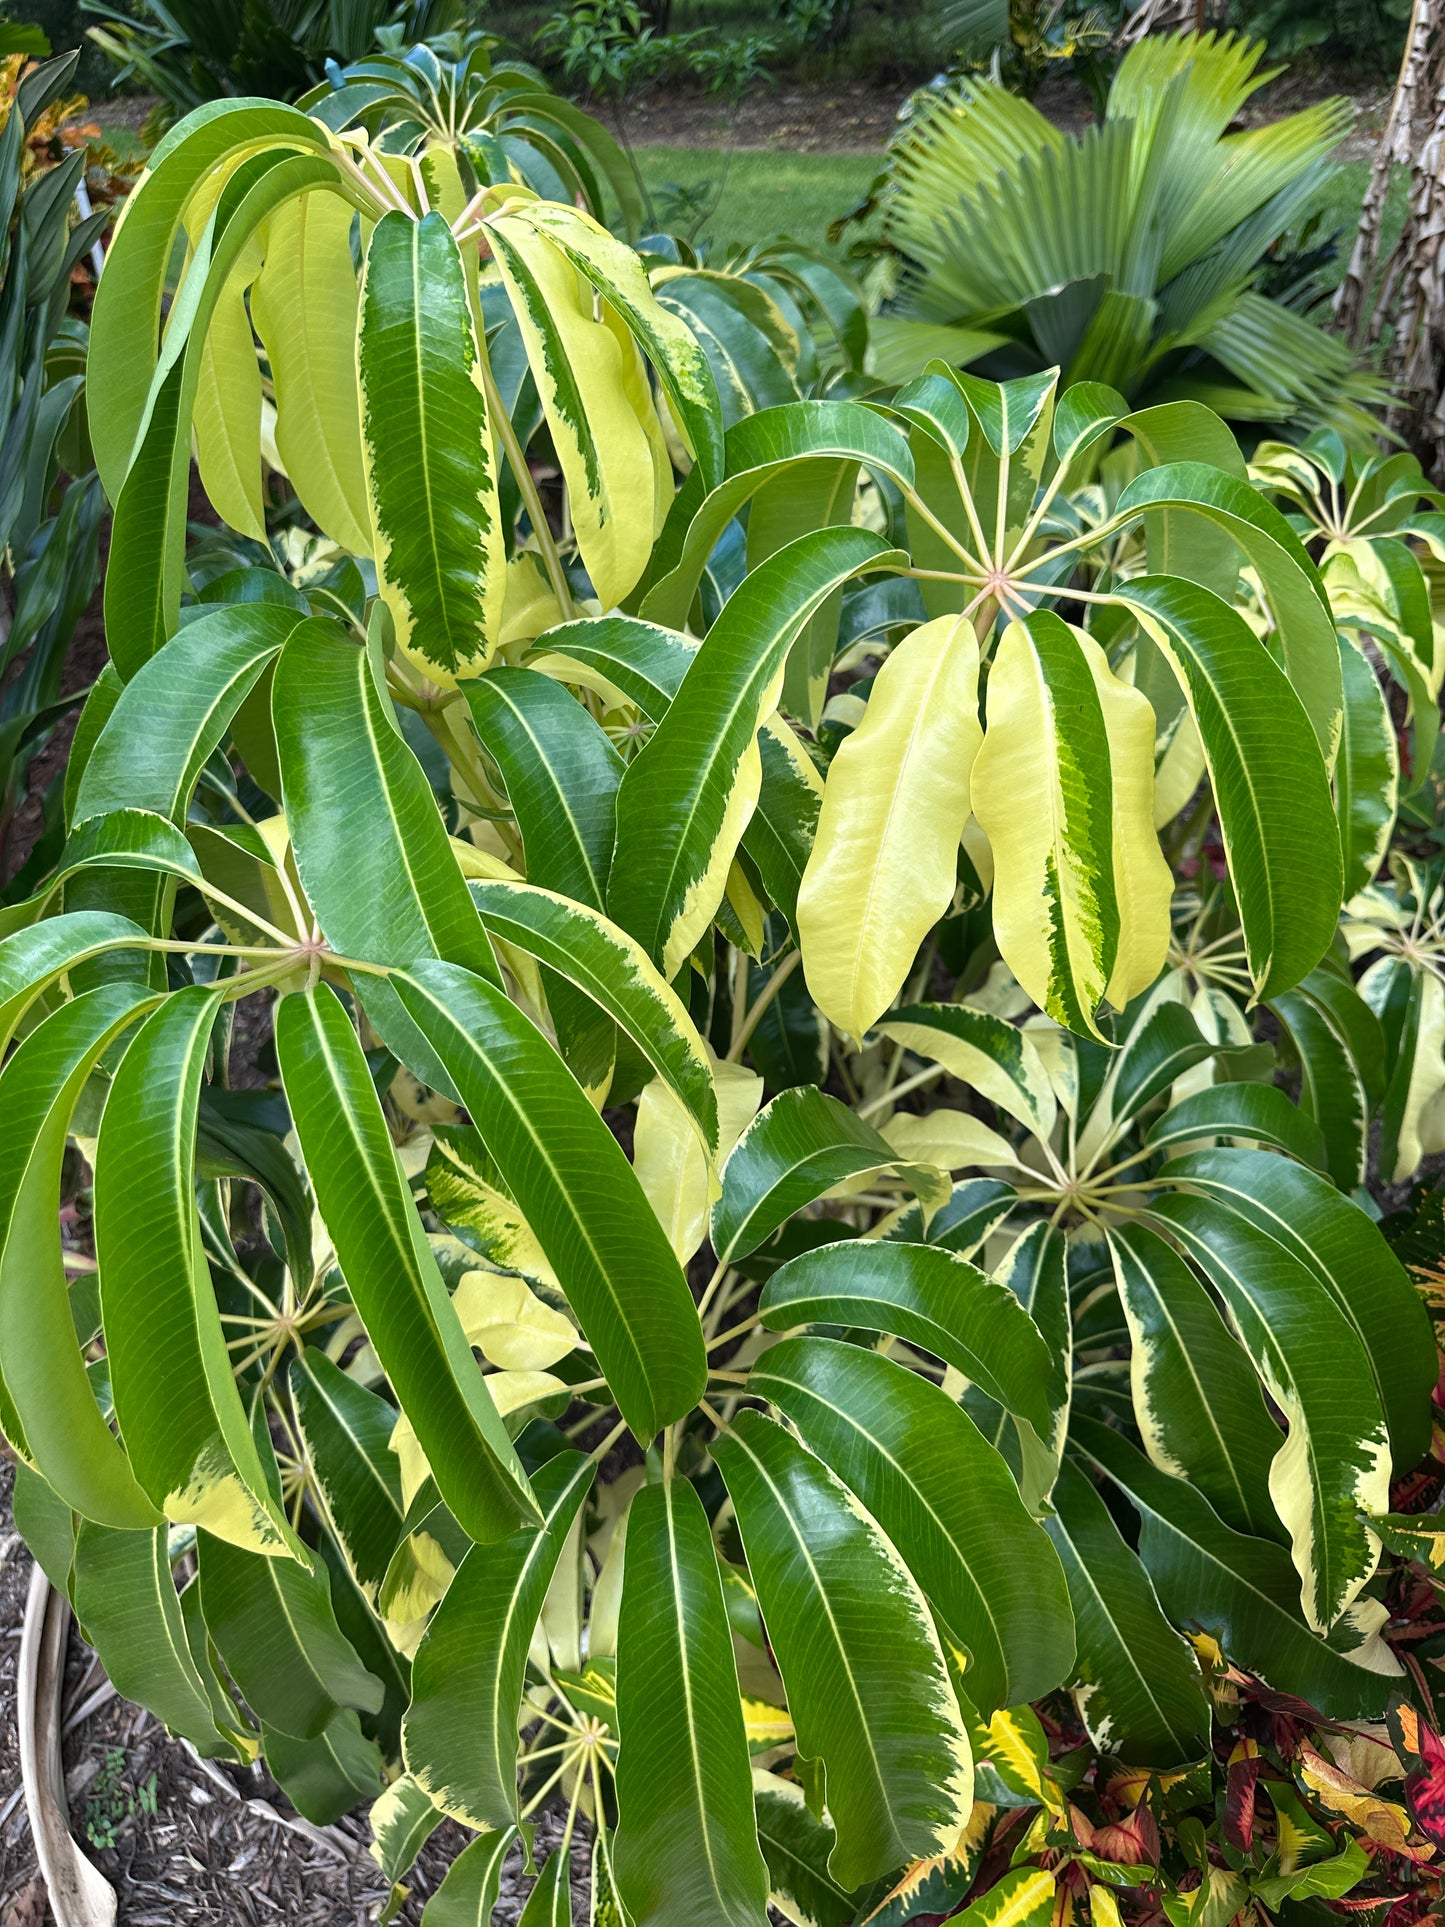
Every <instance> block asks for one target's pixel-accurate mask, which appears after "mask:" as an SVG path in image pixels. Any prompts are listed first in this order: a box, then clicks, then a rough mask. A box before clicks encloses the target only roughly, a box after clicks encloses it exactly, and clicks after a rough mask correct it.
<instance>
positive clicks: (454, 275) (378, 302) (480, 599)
mask: <svg viewBox="0 0 1445 1927" xmlns="http://www.w3.org/2000/svg"><path fill="white" fill-rule="evenodd" d="M356 365H357V372H358V375H359V378H360V382H361V441H362V449H363V451H364V458H365V467H366V482H367V493H368V496H369V499H370V503H371V518H372V525H373V527H374V529H375V532H376V564H377V573H378V577H379V581H380V588H381V594H382V598H383V600H384V601H385V603H386V606H387V608H388V609H389V610H390V611H391V619H392V622H393V624H394V625H395V629H396V639H397V646H398V647H399V648H400V649H401V650H402V651H403V653H404V654H405V655H407V656H409V657H410V658H411V660H412V661H413V662H414V663H416V664H417V666H418V667H419V668H420V669H421V670H422V671H423V672H424V673H425V674H427V675H429V676H431V677H432V678H433V680H435V681H440V682H442V683H448V682H451V681H452V680H454V678H456V677H457V676H459V675H475V674H476V672H477V671H478V670H479V669H484V668H485V667H486V666H487V664H488V662H489V661H490V660H491V658H492V654H493V652H494V650H495V649H496V646H497V638H498V635H499V633H500V629H501V614H502V597H503V595H504V593H505V588H506V567H507V551H506V539H505V536H506V532H505V529H504V528H503V525H502V517H501V512H500V508H499V504H498V500H497V455H496V450H495V447H494V446H493V430H492V424H491V422H490V420H489V419H488V412H487V402H486V398H485V395H484V392H483V386H482V349H481V347H480V345H479V343H478V341H477V335H476V329H475V327H474V326H473V322H472V310H471V302H470V300H469V298H468V294H467V277H466V272H465V270H464V268H463V266H462V257H461V254H460V252H459V251H458V248H457V244H456V241H455V240H454V239H453V237H452V231H451V229H450V228H449V227H448V225H447V221H446V217H445V216H444V215H442V214H437V213H432V214H426V215H423V217H422V218H421V220H419V221H418V220H416V219H414V218H413V217H412V216H411V215H409V214H401V213H393V214H383V215H382V217H381V219H380V220H379V221H378V222H377V224H376V226H375V227H374V228H373V229H372V231H371V239H370V242H369V243H368V245H367V249H366V266H365V270H364V273H363V278H362V283H361V315H360V321H359V324H358V328H357V336H356Z"/></svg>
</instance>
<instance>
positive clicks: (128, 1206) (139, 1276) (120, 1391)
mask: <svg viewBox="0 0 1445 1927" xmlns="http://www.w3.org/2000/svg"><path fill="white" fill-rule="evenodd" d="M219 1009H220V993H219V992H217V991H214V990H208V989H203V988H201V987H200V986H199V985H194V986H191V987H188V988H187V989H184V990H178V991H177V992H176V993H175V994H174V995H173V996H172V997H170V998H168V999H167V1001H166V1002H165V1003H164V1004H162V1006H161V1007H160V1009H159V1010H157V1011H156V1012H155V1014H154V1015H153V1016H151V1017H149V1018H148V1019H147V1020H146V1022H145V1023H144V1025H142V1027H141V1029H140V1030H139V1031H138V1032H137V1033H136V1035H135V1037H134V1038H133V1039H132V1041H131V1045H130V1048H129V1049H128V1050H127V1051H126V1054H125V1057H124V1058H123V1059H122V1061H121V1065H120V1068H119V1069H118V1071H117V1072H116V1074H115V1079H114V1082H113V1083H112V1085H111V1089H110V1095H109V1097H108V1098H107V1100H106V1106H105V1114H104V1116H103V1118H102V1119H101V1126H100V1135H99V1139H98V1141H97V1146H96V1157H95V1245H96V1255H97V1257H98V1259H99V1261H100V1268H101V1294H100V1303H101V1317H102V1322H103V1325H104V1329H105V1349H106V1356H107V1359H108V1362H109V1366H110V1378H111V1391H112V1394H113V1396H114V1399H115V1410H116V1417H117V1420H118V1422H119V1424H120V1429H121V1434H122V1436H123V1438H124V1439H125V1446H126V1452H127V1454H128V1455H129V1458H130V1462H131V1467H132V1470H133V1471H134V1473H135V1476H136V1479H137V1482H138V1483H139V1484H140V1485H141V1487H142V1488H143V1489H144V1491H145V1492H146V1494H147V1496H148V1497H149V1498H150V1500H151V1502H152V1503H153V1504H154V1505H155V1507H156V1508H157V1510H158V1511H160V1512H161V1513H163V1514H164V1515H165V1517H166V1518H168V1519H170V1520H173V1521H175V1522H177V1523H180V1524H187V1523H189V1524H194V1525H198V1526H205V1527H206V1528H207V1529H208V1530H209V1531H211V1532H214V1533H215V1534H216V1535H217V1537H218V1538H223V1539H227V1540H229V1541H230V1542H231V1543H232V1544H233V1545H237V1546H242V1547H245V1548H247V1549H248V1550H251V1551H256V1552H264V1553H268V1554H276V1555H280V1556H283V1557H285V1556H287V1555H289V1554H292V1553H296V1554H297V1555H298V1556H299V1547H298V1542H297V1540H296V1538H295V1536H294V1534H293V1533H292V1531H291V1529H290V1527H289V1526H288V1525H287V1523H286V1515H285V1513H284V1511H283V1510H282V1508H281V1507H280V1505H279V1504H278V1503H277V1502H276V1500H275V1499H274V1498H273V1497H272V1495H271V1493H270V1491H269V1489H268V1487H267V1485H266V1481H265V1477H264V1474H263V1472H262V1468H261V1462H260V1460H259V1458H258V1456H257V1453H256V1447H255V1444H254V1442H253V1440H252V1437H251V1432H250V1428H249V1426H248V1425H247V1423H246V1415H245V1412H244V1411H243V1409H242V1406H241V1399H240V1394H239V1392H238V1391H237V1389H236V1384H235V1381H234V1379H233V1378H232V1376H231V1363H230V1358H229V1355H228V1354H227V1351H226V1340H225V1334H224V1331H223V1329H222V1325H221V1318H220V1313H219V1311H218V1309H217V1306H216V1300H215V1296H214V1294H213V1292H212V1289H211V1278H210V1272H209V1269H208V1267H207V1264H206V1259H205V1252H204V1249H203V1246H202V1242H201V1227H200V1220H199V1218H198V1216H197V1212H196V1200H195V1184H196V1172H195V1130H196V1110H197V1105H198V1102H199V1098H200V1088H201V1075H202V1071H203V1068H204V1065H205V1060H206V1054H207V1052H208V1050H209V1048H210V1043H211V1031H212V1027H213V1025H214V1023H215V1019H216V1014H217V1012H218V1010H219Z"/></svg>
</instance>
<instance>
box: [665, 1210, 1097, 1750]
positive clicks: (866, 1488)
mask: <svg viewBox="0 0 1445 1927" xmlns="http://www.w3.org/2000/svg"><path fill="white" fill-rule="evenodd" d="M893 1248H894V1249H895V1250H899V1251H905V1250H907V1249H908V1247H906V1246H895V1247H893ZM794 1262H795V1263H796V1262H800V1261H797V1260H795V1261H794ZM955 1262H961V1260H957V1261H955ZM790 1268H791V1267H785V1270H786V1269H790ZM778 1275H779V1276H781V1275H782V1274H781V1273H780V1274H778ZM772 1282H773V1283H775V1282H776V1278H775V1279H774V1280H773V1281H772ZM996 1289H999V1290H1002V1289H1003V1287H1001V1286H1000V1287H996ZM837 1322H839V1323H848V1322H851V1321H850V1320H848V1319H847V1317H846V1315H845V1316H844V1317H843V1318H840V1319H839V1320H838V1321H837ZM748 1385H749V1389H750V1390H752V1391H754V1392H756V1393H757V1394H758V1396H759V1397H761V1398H765V1399H767V1400H768V1402H769V1404H771V1405H775V1406H777V1407H779V1408H780V1410H782V1411H783V1412H784V1413H785V1414H786V1416H787V1417H788V1418H790V1419H791V1420H792V1422H793V1424H794V1425H796V1426H797V1428H798V1431H799V1432H800V1434H801V1435H802V1438H803V1442H804V1443H805V1444H806V1445H807V1446H808V1447H809V1448H810V1449H811V1450H812V1451H814V1452H816V1453H817V1455H818V1457H819V1458H820V1459H821V1460H822V1461H823V1462H824V1464H825V1465H830V1466H836V1467H838V1468H839V1470H840V1471H841V1472H842V1474H843V1476H844V1478H845V1479H846V1482H847V1483H848V1485H849V1486H851V1487H852V1489H853V1491H854V1492H856V1493H857V1495H858V1497H859V1498H860V1499H861V1500H862V1502H863V1504H864V1505H865V1506H866V1507H867V1509H868V1513H869V1516H870V1517H871V1518H873V1519H876V1520H877V1522H878V1524H879V1526H880V1527H881V1528H882V1529H883V1531H884V1532H885V1533H887V1535H888V1537H889V1539H890V1540H891V1541H892V1543H893V1544H894V1545H895V1546H896V1547H897V1548H898V1551H899V1552H900V1553H901V1554H902V1555H903V1558H904V1560H905V1561H906V1563H907V1565H908V1569H909V1571H910V1572H911V1573H912V1574H913V1577H914V1578H915V1579H916V1580H917V1581H918V1584H919V1586H920V1587H921V1589H922V1591H923V1595H924V1597H925V1598H926V1599H927V1600H928V1603H929V1605H930V1606H931V1607H932V1608H933V1610H934V1612H935V1613H936V1614H937V1615H938V1617H939V1618H940V1620H941V1621H942V1622H943V1623H944V1624H945V1625H946V1626H947V1628H948V1630H949V1632H950V1634H951V1635H952V1637H953V1639H954V1640H955V1641H958V1642H961V1644H962V1646H963V1648H964V1650H965V1653H966V1654H967V1656H968V1657H967V1670H966V1672H965V1673H964V1684H965V1687H966V1689H967V1691H968V1695H969V1698H970V1699H971V1700H972V1701H973V1703H974V1704H975V1705H976V1706H977V1707H978V1709H979V1711H980V1712H981V1713H982V1714H983V1715H984V1717H985V1718H987V1717H988V1715H989V1714H991V1713H993V1712H994V1711H995V1710H996V1708H998V1707H1000V1706H1012V1705H1017V1704H1019V1703H1021V1702H1023V1701H1025V1700H1031V1699H1038V1698H1041V1697H1042V1696H1043V1694H1045V1693H1047V1692H1050V1691H1051V1690H1052V1689H1053V1688H1054V1687H1055V1686H1057V1685H1059V1684H1060V1683H1061V1682H1062V1680H1063V1679H1064V1678H1066V1677H1067V1670H1068V1659H1069V1652H1070V1647H1071V1643H1072V1632H1071V1621H1070V1614H1069V1601H1068V1594H1067V1592H1066V1590H1065V1587H1064V1579H1063V1574H1062V1573H1061V1572H1060V1570H1059V1562H1058V1558H1057V1555H1056V1554H1055V1553H1054V1551H1053V1549H1052V1548H1051V1547H1050V1546H1049V1544H1048V1543H1047V1540H1046V1538H1045V1535H1044V1533H1043V1532H1042V1530H1041V1529H1040V1527H1039V1526H1037V1525H1036V1524H1035V1523H1034V1521H1033V1520H1032V1519H1031V1518H1030V1517H1029V1515H1028V1512H1027V1511H1026V1510H1025V1508H1024V1503H1023V1500H1022V1499H1021V1498H1020V1496H1019V1490H1018V1487H1017V1485H1016V1484H1015V1483H1014V1480H1013V1475H1012V1474H1011V1473H1010V1471H1009V1469H1008V1467H1007V1466H1006V1465H1005V1464H1004V1462H1003V1460H1002V1459H1001V1458H1000V1457H999V1456H998V1454H997V1453H996V1452H995V1451H994V1449H993V1447H992V1446H991V1445H988V1444H987V1443H985V1441H984V1440H983V1438H982V1437H981V1436H980V1435H979V1432H978V1429H977V1427H976V1426H975V1425H974V1423H973V1421H972V1419H970V1418H969V1417H968V1415H967V1414H966V1413H965V1412H963V1411H962V1410H960V1408H959V1407H958V1406H957V1405H955V1404H954V1402H953V1400H952V1399H951V1398H949V1397H948V1396H947V1394H946V1393H944V1392H942V1391H940V1390H939V1389H938V1388H937V1387H936V1386H934V1385H931V1384H929V1382H928V1381H927V1380H926V1379H924V1378H921V1377H919V1376H917V1375H916V1374H915V1373H913V1372H911V1371H908V1370H907V1369H906V1368H905V1367H904V1366H902V1365H899V1364H896V1363H895V1362H894V1361H893V1360H892V1359H890V1358H883V1357H880V1356H879V1354H878V1353H876V1352H872V1351H865V1350H863V1349H862V1348H861V1347H859V1346H857V1345H844V1344H839V1343H838V1342H837V1341H836V1340H833V1339H828V1338H790V1339H785V1340H784V1342H783V1343H782V1344H781V1345H774V1346H772V1347H770V1348H769V1350H768V1351H766V1352H765V1353H764V1354H763V1356H762V1359H761V1360H760V1362H759V1363H758V1364H757V1365H756V1366H754V1367H753V1370H752V1373H751V1375H750V1377H749V1380H748ZM629 1534H630V1529H629ZM631 1553H632V1541H631V1537H630V1536H629V1539H628V1557H629V1558H630V1557H631Z"/></svg>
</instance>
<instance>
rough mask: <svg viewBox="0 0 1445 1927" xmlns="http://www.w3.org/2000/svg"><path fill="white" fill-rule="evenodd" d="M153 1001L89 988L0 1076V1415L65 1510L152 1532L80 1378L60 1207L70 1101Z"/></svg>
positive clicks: (145, 1508) (152, 1519)
mask: <svg viewBox="0 0 1445 1927" xmlns="http://www.w3.org/2000/svg"><path fill="white" fill-rule="evenodd" d="M151 1001H152V1000H149V999H146V998H144V997H143V996H142V995H141V993H139V992H137V991H135V990H132V989H129V988H127V987H125V986H123V985H119V984H115V985H109V986H106V987H104V988H102V989H99V990H92V991H89V992H87V993H86V994H85V995H84V996H81V997H77V998H76V999H75V1000H74V1002H72V1003H67V1004H62V1005H61V1007H60V1008H59V1010H57V1011H55V1012H54V1013H53V1015H51V1016H50V1017H48V1018H46V1019H45V1021H44V1022H43V1023H41V1024H40V1025H38V1026H37V1027H36V1029H35V1030H33V1031H32V1032H31V1033H30V1035H29V1036H28V1037H27V1038H26V1039H25V1041H24V1043H22V1044H21V1045H20V1047H19V1049H18V1050H17V1051H16V1052H15V1054H14V1055H13V1056H12V1057H11V1058H10V1060H9V1062H8V1063H7V1064H6V1065H5V1068H4V1071H3V1072H0V1419H3V1422H4V1430H5V1435H6V1437H7V1438H8V1439H9V1441H10V1443H11V1445H12V1446H14V1448H15V1450H16V1451H17V1452H18V1453H20V1454H21V1455H22V1457H24V1458H25V1459H27V1460H29V1461H31V1462H33V1463H34V1465H36V1466H37V1467H38V1468H39V1469H40V1470H41V1471H43V1473H44V1476H45V1478H46V1480H47V1481H48V1482H49V1483H50V1485H51V1486H53V1487H54V1489H55V1491H56V1492H57V1493H58V1494H59V1495H60V1496H61V1497H62V1498H63V1499H64V1501H65V1503H66V1504H67V1506H70V1507H73V1508H74V1509H75V1510H76V1511H77V1512H79V1513H81V1514H82V1515H83V1516H84V1517H86V1518H89V1519H94V1520H96V1521H97V1522H98V1523H100V1524H102V1525H108V1526H117V1527H144V1526H152V1525H155V1524H156V1523H158V1520H159V1514H158V1512H157V1510H156V1508H155V1506H154V1505H152V1503H151V1502H150V1500H149V1499H148V1498H147V1497H146V1494H145V1493H144V1492H143V1491H142V1490H141V1487H140V1486H139V1485H138V1484H137V1483H136V1479H135V1475H134V1473H133V1472H132V1470H131V1467H130V1463H129V1461H128V1460H127V1458H126V1455H125V1453H124V1451H123V1450H122V1448H121V1446H120V1445H119V1444H118V1442H117V1441H116V1439H115V1436H114V1435H113V1433H112V1432H111V1429H110V1427H109V1426H108V1425H107V1424H106V1422H105V1419H104V1417H103V1416H102V1413H101V1410H100V1407H99V1405H98V1404H97V1403H96V1398H95V1392H94V1390H93V1388H92V1386H91V1383H90V1379H89V1377H88V1375H87V1373H86V1369H85V1361H84V1358H83V1357H82V1355H81V1350H80V1347H79V1345H78V1344H77V1342H76V1331H75V1326H74V1323H73V1321H72V1318H71V1309H70V1298H69V1293H68V1291H67V1288H66V1279H65V1266H64V1259H63V1253H62V1249H61V1241H60V1220H59V1215H58V1205H59V1198H60V1179H61V1169H62V1166H63V1163H64V1159H65V1146H66V1136H67V1132H68V1131H69V1128H70V1121H71V1115H72V1112H73V1111H74V1108H75V1105H76V1102H77V1100H78V1098H79V1096H80V1094H81V1092H82V1090H84V1088H85V1086H86V1082H87V1080H88V1079H89V1077H90V1076H91V1074H92V1072H93V1071H94V1069H95V1066H96V1064H97V1062H98V1061H99V1059H100V1057H101V1055H102V1054H103V1053H104V1052H105V1051H106V1049H107V1048H108V1047H109V1046H111V1045H112V1044H113V1043H114V1042H115V1040H116V1038H117V1037H119V1036H120V1035H121V1034H122V1032H123V1031H124V1030H125V1029H126V1028H127V1027H128V1026H129V1025H131V1024H133V1023H134V1022H136V1021H137V1019H138V1018H140V1017H141V1016H143V1015H144V1013H145V1011H146V1010H147V1008H148V1006H149V1003H150V1002H151Z"/></svg>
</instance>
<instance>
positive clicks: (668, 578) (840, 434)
mask: <svg viewBox="0 0 1445 1927" xmlns="http://www.w3.org/2000/svg"><path fill="white" fill-rule="evenodd" d="M725 448H726V474H725V479H724V480H723V481H721V482H720V483H719V484H718V486H717V487H715V488H714V489H713V490H712V491H711V493H708V494H704V493H703V491H702V490H701V489H700V488H698V487H696V486H694V487H691V488H688V487H684V489H683V490H682V491H681V493H680V494H679V496H678V498H677V501H676V503H675V505H674V508H673V512H672V514H671V515H669V517H668V519H667V525H666V527H665V528H664V529H663V532H662V534H661V535H660V536H659V538H658V543H657V549H656V551H655V553H654V556H653V562H652V571H651V575H652V587H651V588H650V589H649V590H648V592H647V595H646V597H645V598H644V600H643V603H642V612H643V614H644V615H645V617H646V618H647V620H648V621H650V622H657V623H665V624H666V625H667V626H668V627H669V628H672V629H681V628H682V627H683V626H684V625H685V623H686V622H687V618H688V613H689V611H690V610H691V608H692V601H693V597H694V596H695V595H696V594H697V587H698V583H699V582H700V581H701V579H702V573H703V570H704V568H705V567H706V565H707V560H708V557H709V556H710V555H711V554H712V551H713V549H714V548H715V547H716V545H717V542H718V539H719V537H720V536H721V535H722V533H723V530H724V529H725V528H726V527H727V525H728V523H729V522H730V521H732V519H733V517H734V516H735V515H737V514H738V512H739V511H740V510H741V509H742V508H743V507H744V506H745V505H746V504H747V503H748V502H750V501H751V500H752V498H753V497H754V496H755V495H756V494H757V492H758V491H759V490H760V489H761V488H763V487H765V486H767V485H768V484H770V483H775V482H778V481H786V482H788V483H789V484H790V485H791V484H793V483H795V482H796V481H798V480H799V479H801V478H800V475H799V471H800V470H801V471H802V474H803V475H806V474H807V472H808V470H807V468H806V467H805V466H804V465H805V464H810V463H816V464H823V463H827V462H829V461H831V462H833V463H836V462H837V461H839V460H841V459H848V460H851V461H852V462H855V463H861V464H863V465H864V466H865V467H867V468H874V469H877V470H878V471H879V472H880V473H882V474H885V475H888V476H890V477H891V478H892V479H893V480H894V481H895V482H897V484H898V485H899V487H900V488H906V487H908V486H909V485H910V484H911V483H912V480H913V462H912V458H911V457H910V455H909V453H908V444H907V443H906V442H905V441H904V439H903V437H902V436H901V435H900V434H899V433H898V431H897V429H896V428H894V427H893V425H892V424H891V423H890V422H888V421H886V420H884V418H883V417H882V416H880V415H877V414H875V413H874V412H873V410H872V409H869V408H864V407H862V406H860V405H859V404H858V403H857V402H850V401H809V402H789V403H785V404H784V405H783V406H782V407H779V408H764V409H760V410H759V411H758V412H757V413H756V414H752V415H745V416H744V417H743V419H742V420H741V421H737V422H734V424H733V425H732V427H731V428H730V429H729V430H728V432H727V440H726V444H725Z"/></svg>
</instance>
